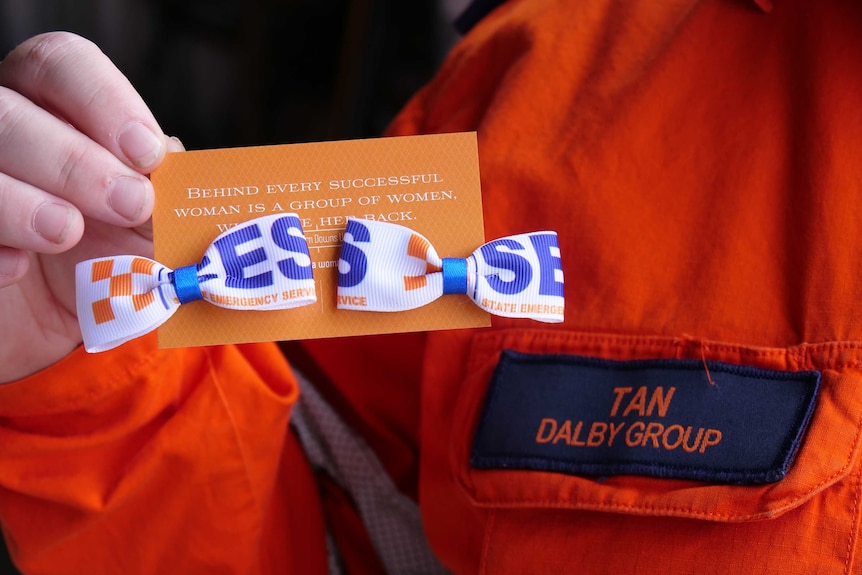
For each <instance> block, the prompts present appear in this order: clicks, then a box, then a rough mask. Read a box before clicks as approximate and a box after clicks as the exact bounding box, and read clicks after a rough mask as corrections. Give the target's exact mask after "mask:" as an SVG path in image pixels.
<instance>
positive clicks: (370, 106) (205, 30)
mask: <svg viewBox="0 0 862 575" xmlns="http://www.w3.org/2000/svg"><path fill="white" fill-rule="evenodd" d="M467 3H468V0H244V1H240V0H208V1H203V0H186V1H178V0H0V54H2V55H4V56H5V54H6V53H8V52H9V51H10V50H11V49H12V48H14V47H15V46H16V45H17V44H18V43H20V42H21V41H23V40H25V39H26V38H29V37H30V36H33V35H35V34H38V33H41V32H46V31H50V30H69V31H72V32H76V33H78V34H81V35H82V36H85V37H87V38H89V39H91V40H93V41H94V42H96V44H98V45H99V46H100V47H101V48H102V50H103V51H104V52H105V53H106V54H107V55H108V56H109V57H110V58H111V59H112V60H113V61H114V62H115V63H116V64H117V66H118V67H119V68H120V70H122V71H123V72H124V73H125V74H126V75H127V76H128V77H129V79H130V80H131V81H132V84H133V85H134V86H135V87H136V88H137V89H138V91H139V92H140V93H141V95H142V96H143V97H144V100H145V101H146V102H147V104H148V105H149V106H150V108H151V109H152V110H153V112H154V114H155V116H156V119H157V120H158V121H159V122H160V124H161V126H162V128H163V129H164V130H165V132H166V133H168V134H171V135H176V136H178V137H179V138H180V139H181V140H182V141H183V143H184V144H185V145H186V147H187V148H188V149H200V148H214V147H226V146H242V145H258V144H275V143H294V142H309V141H320V140H331V139H347V138H365V137H374V136H378V135H380V134H381V132H382V131H383V130H384V128H385V127H386V125H387V124H388V123H389V121H390V120H391V119H392V117H393V116H394V115H395V113H396V112H397V111H398V110H399V109H400V107H401V106H402V105H403V104H404V103H405V102H406V100H407V99H408V98H409V97H410V96H411V95H412V94H413V93H414V92H415V91H416V90H417V89H418V88H419V87H421V86H422V85H423V84H424V83H425V82H427V81H428V79H430V77H431V76H432V75H433V73H434V71H435V70H436V68H437V67H438V66H439V64H440V62H441V61H442V59H443V58H444V57H445V54H446V53H447V52H448V50H449V49H450V47H451V46H452V44H453V43H454V42H455V41H456V39H457V36H456V34H455V31H454V28H453V27H452V25H451V23H452V20H454V18H455V17H456V16H457V14H458V13H460V12H461V10H463V8H464V7H465V5H466V4H467ZM2 489H3V486H2V485H0V490H2ZM134 536H146V534H134ZM0 573H15V571H14V570H13V568H12V567H11V562H10V561H9V558H8V554H7V552H6V549H5V546H4V545H3V541H2V537H0Z"/></svg>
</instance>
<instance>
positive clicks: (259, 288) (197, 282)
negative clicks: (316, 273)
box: [75, 214, 317, 352]
mask: <svg viewBox="0 0 862 575" xmlns="http://www.w3.org/2000/svg"><path fill="white" fill-rule="evenodd" d="M75 283H76V288H77V309H78V322H79V324H80V326H81V333H82V334H83V336H84V347H85V348H86V350H87V351H89V352H98V351H105V350H108V349H111V348H113V347H116V346H118V345H120V344H122V343H125V342H127V341H129V340H132V339H134V338H136V337H140V336H142V335H144V334H145V333H148V332H150V331H152V330H154V329H155V328H157V327H158V326H160V325H161V324H163V323H164V322H165V321H167V319H168V318H170V317H171V316H172V315H173V314H174V312H175V311H176V310H177V309H178V308H179V306H180V305H182V304H184V303H189V302H192V301H195V300H199V299H203V300H206V301H208V302H210V303H212V304H214V305H216V306H219V307H223V308H228V309H238V310H276V309H290V308H294V307H299V306H303V305H308V304H311V303H314V302H315V301H317V296H316V293H315V288H314V278H313V275H312V266H311V256H310V254H309V252H308V244H307V242H306V239H305V234H304V233H303V230H302V224H301V223H300V221H299V218H298V217H297V215H296V214H279V215H272V216H265V217H262V218H256V219H253V220H249V221H248V222H245V223H243V224H240V225H238V226H236V227H233V228H231V229H229V230H228V231H226V232H224V233H222V234H220V235H219V236H218V237H217V238H216V239H215V240H214V241H213V243H212V244H211V245H210V246H209V248H208V249H207V250H206V253H205V254H204V256H203V258H202V259H201V262H200V263H199V264H195V265H190V266H186V267H182V268H178V269H176V270H171V269H169V268H167V267H165V266H163V265H162V264H160V263H158V262H155V261H153V260H151V259H148V258H144V257H139V256H114V257H106V258H99V259H94V260H87V261H84V262H81V263H79V264H78V265H77V266H76V268H75Z"/></svg>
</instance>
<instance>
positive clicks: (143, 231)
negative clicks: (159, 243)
mask: <svg viewBox="0 0 862 575" xmlns="http://www.w3.org/2000/svg"><path fill="white" fill-rule="evenodd" d="M167 146H168V153H169V154H171V153H173V152H185V151H186V147H185V146H184V145H183V143H182V142H181V141H180V139H179V138H177V137H176V136H171V137H170V138H168V140H167ZM135 231H136V232H138V234H140V235H141V237H143V238H144V239H147V240H149V241H152V240H153V219H152V218H150V219H149V220H147V221H146V222H144V223H143V224H141V225H140V226H138V227H136V228H135Z"/></svg>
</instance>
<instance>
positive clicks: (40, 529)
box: [0, 336, 325, 575]
mask: <svg viewBox="0 0 862 575" xmlns="http://www.w3.org/2000/svg"><path fill="white" fill-rule="evenodd" d="M297 393H298V387H297V383H296V381H295V379H294V378H293V375H292V373H291V372H290V370H289V368H288V367H287V364H286V362H285V361H284V359H283V357H282V356H281V354H280V353H279V351H278V348H277V347H276V346H275V345H246V346H224V347H212V348H193V349H182V350H158V349H156V346H155V338H154V336H147V337H144V338H141V339H139V340H136V341H134V342H130V343H129V344H127V345H124V346H122V347H120V348H118V349H117V350H114V351H112V352H108V353H104V354H99V355H95V356H94V355H88V354H86V353H84V352H83V351H82V350H80V349H79V350H77V351H76V352H74V353H73V354H72V355H70V356H69V357H67V358H66V359H64V360H63V361H61V362H60V363H58V364H56V365H54V366H52V367H51V368H49V369H47V370H45V371H43V372H40V373H38V374H36V375H34V376H31V377H30V378H27V379H25V380H21V381H18V382H15V383H11V384H6V385H2V386H0V461H2V462H3V464H2V465H0V522H2V525H3V528H4V535H5V536H6V539H7V541H8V544H9V547H10V552H11V554H12V557H13V559H14V560H15V562H16V564H18V565H19V568H20V569H22V570H23V571H24V572H27V573H51V574H52V575H56V574H60V573H93V574H99V573H105V574H107V573H111V574H116V573H137V572H145V573H215V572H230V573H288V572H300V573H316V572H325V548H324V535H323V521H322V512H321V508H320V503H319V497H318V496H317V493H316V489H315V488H314V483H313V476H312V474H311V470H310V468H309V466H308V464H307V462H306V461H305V459H304V456H303V455H302V453H301V450H300V449H299V447H298V444H297V442H296V440H295V438H294V437H293V436H292V434H290V433H289V431H288V426H287V421H288V417H289V413H290V409H291V406H292V405H293V404H294V402H295V401H296V398H297Z"/></svg>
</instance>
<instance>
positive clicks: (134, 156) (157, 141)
mask: <svg viewBox="0 0 862 575" xmlns="http://www.w3.org/2000/svg"><path fill="white" fill-rule="evenodd" d="M118 142H119V144H120V149H121V150H123V153H124V154H125V155H126V157H127V158H128V159H129V161H130V162H132V163H133V164H134V165H136V166H138V167H139V168H147V167H149V166H151V165H152V163H153V162H155V161H156V158H158V157H159V154H161V153H162V146H164V138H162V137H160V136H157V135H156V134H154V133H153V131H152V130H150V129H149V128H147V127H146V126H145V125H143V124H141V123H140V122H132V123H131V124H129V125H127V126H126V127H125V128H123V130H122V131H121V132H120V137H119V139H118Z"/></svg>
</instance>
